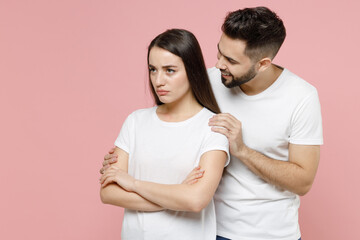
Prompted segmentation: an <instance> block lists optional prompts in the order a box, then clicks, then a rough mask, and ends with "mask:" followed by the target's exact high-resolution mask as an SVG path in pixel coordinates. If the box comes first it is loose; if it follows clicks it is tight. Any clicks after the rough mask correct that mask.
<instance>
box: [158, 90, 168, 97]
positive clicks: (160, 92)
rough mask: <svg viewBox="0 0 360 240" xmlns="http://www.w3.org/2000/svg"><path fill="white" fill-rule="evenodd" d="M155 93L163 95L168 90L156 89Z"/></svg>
mask: <svg viewBox="0 0 360 240" xmlns="http://www.w3.org/2000/svg"><path fill="white" fill-rule="evenodd" d="M156 93H157V94H158V95H159V96H165V95H166V94H168V93H169V91H166V90H157V91H156Z"/></svg>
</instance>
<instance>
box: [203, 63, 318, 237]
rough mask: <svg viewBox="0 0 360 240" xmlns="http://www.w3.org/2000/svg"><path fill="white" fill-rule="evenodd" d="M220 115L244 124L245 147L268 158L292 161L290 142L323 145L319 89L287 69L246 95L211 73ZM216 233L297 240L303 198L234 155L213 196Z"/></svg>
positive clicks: (228, 235)
mask: <svg viewBox="0 0 360 240" xmlns="http://www.w3.org/2000/svg"><path fill="white" fill-rule="evenodd" d="M208 73H209V77H210V81H211V84H212V88H213V90H214V94H215V98H216V100H217V102H218V104H219V106H220V109H221V111H222V112H225V113H230V114H232V115H234V116H235V117H236V118H237V119H239V120H240V121H241V122H242V131H243V140H244V143H245V144H246V145H247V146H248V147H249V148H252V149H254V150H256V151H258V152H260V153H262V154H264V155H265V156H268V157H270V158H273V159H277V160H280V161H288V153H289V151H288V146H289V143H293V144H303V145H321V144H322V143H323V137H322V121H321V111H320V104H319V99H318V94H317V91H316V89H315V88H314V87H313V86H311V85H310V84H309V83H307V82H305V81H304V80H302V79H301V78H299V77H298V76H296V75H294V74H293V73H291V72H290V71H288V70H287V69H284V70H283V72H282V74H281V75H280V76H279V78H278V79H277V80H276V81H275V82H274V83H273V84H272V85H271V86H270V87H269V88H267V89H266V90H265V91H263V92H261V93H259V94H257V95H253V96H248V95H246V94H245V93H244V92H242V90H241V89H240V88H239V87H237V88H231V89H229V88H227V87H225V86H224V85H223V84H222V82H221V75H220V71H219V70H218V69H216V68H211V69H209V70H208ZM214 199H215V208H216V218H217V234H218V235H220V236H223V237H226V238H230V239H232V240H237V239H238V240H240V239H241V240H264V239H273V240H295V239H296V240H297V239H299V238H300V229H299V224H298V208H299V205H300V201H299V196H298V195H296V194H294V193H291V192H289V191H285V190H283V189H280V188H277V187H275V186H273V185H271V184H268V183H266V182H265V181H263V180H262V179H261V178H259V177H258V176H257V175H255V174H254V173H253V172H251V171H250V170H249V169H248V168H247V167H246V166H245V165H244V164H243V163H242V162H241V161H240V160H239V159H236V158H235V157H234V156H231V162H230V164H229V166H228V167H227V168H226V169H225V170H224V175H223V178H222V180H221V183H220V185H219V187H218V190H217V192H216V194H215V197H214Z"/></svg>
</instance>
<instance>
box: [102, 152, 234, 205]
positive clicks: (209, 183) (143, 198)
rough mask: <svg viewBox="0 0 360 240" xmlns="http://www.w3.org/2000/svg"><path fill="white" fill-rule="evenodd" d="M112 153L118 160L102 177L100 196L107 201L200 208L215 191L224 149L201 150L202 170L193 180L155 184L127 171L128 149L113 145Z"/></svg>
mask: <svg viewBox="0 0 360 240" xmlns="http://www.w3.org/2000/svg"><path fill="white" fill-rule="evenodd" d="M115 154H118V161H117V162H116V163H113V165H112V166H111V167H110V168H108V169H106V171H105V173H104V174H103V176H102V178H101V183H102V188H101V191H100V194H101V199H102V201H103V202H104V203H107V204H112V205H116V206H121V207H124V208H128V209H133V210H141V211H159V210H162V209H171V210H178V211H193V212H199V211H201V209H203V208H204V207H206V206H207V204H208V203H209V202H210V200H211V199H212V197H213V195H214V193H215V190H216V188H217V186H218V184H219V182H220V179H221V176H222V171H223V169H224V165H225V161H226V158H227V154H226V153H225V152H224V151H209V152H206V153H204V154H203V155H202V157H201V159H200V166H201V169H202V170H204V171H205V174H204V175H203V176H202V177H201V178H200V179H199V180H196V181H197V183H196V184H186V183H182V184H158V183H153V182H146V181H140V180H137V179H134V178H133V177H131V176H130V175H129V174H127V164H128V155H127V153H126V152H124V151H123V150H121V149H119V148H116V150H115Z"/></svg>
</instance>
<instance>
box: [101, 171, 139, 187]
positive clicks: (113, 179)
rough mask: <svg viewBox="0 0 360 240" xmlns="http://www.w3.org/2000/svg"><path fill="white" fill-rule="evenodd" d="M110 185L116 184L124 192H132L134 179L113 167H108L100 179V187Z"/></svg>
mask: <svg viewBox="0 0 360 240" xmlns="http://www.w3.org/2000/svg"><path fill="white" fill-rule="evenodd" d="M110 183H116V184H118V185H119V186H120V187H122V188H123V189H124V190H126V191H128V192H133V189H134V184H135V178H133V177H132V176H130V175H129V174H128V173H127V172H125V171H123V170H121V169H119V168H117V167H115V166H111V167H109V168H108V169H107V170H106V171H105V172H104V174H103V175H102V177H101V178H100V184H101V187H103V188H104V187H106V186H107V185H109V184H110Z"/></svg>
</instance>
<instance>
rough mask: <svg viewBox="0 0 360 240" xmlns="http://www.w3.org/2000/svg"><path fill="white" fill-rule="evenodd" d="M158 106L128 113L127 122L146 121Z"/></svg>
mask: <svg viewBox="0 0 360 240" xmlns="http://www.w3.org/2000/svg"><path fill="white" fill-rule="evenodd" d="M156 108H157V107H150V108H142V109H137V110H135V111H133V112H132V113H130V114H129V115H128V117H127V118H126V121H127V122H137V121H146V120H148V119H149V118H150V117H151V116H152V114H153V113H154V111H156Z"/></svg>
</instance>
